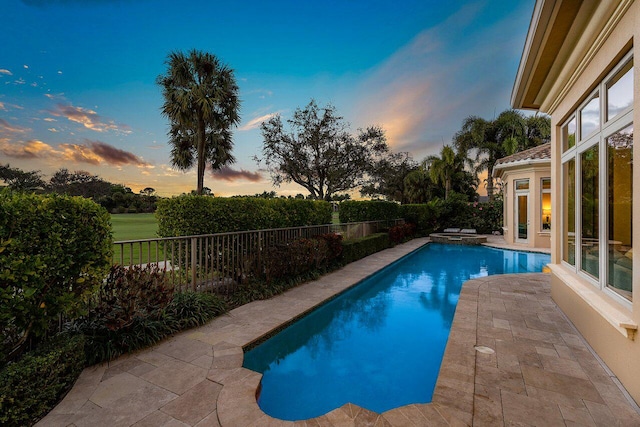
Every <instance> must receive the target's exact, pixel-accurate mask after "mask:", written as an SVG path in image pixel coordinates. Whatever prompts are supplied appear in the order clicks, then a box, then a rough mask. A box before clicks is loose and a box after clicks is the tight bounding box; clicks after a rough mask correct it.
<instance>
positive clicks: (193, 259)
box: [191, 237, 198, 291]
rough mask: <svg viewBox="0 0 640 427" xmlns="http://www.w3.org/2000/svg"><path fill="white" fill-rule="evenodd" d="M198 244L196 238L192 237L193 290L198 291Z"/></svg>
mask: <svg viewBox="0 0 640 427" xmlns="http://www.w3.org/2000/svg"><path fill="white" fill-rule="evenodd" d="M197 242H198V239H197V238H196V237H192V238H191V286H192V287H193V290H194V291H195V290H196V274H197V273H196V266H197V263H196V255H197V253H198V251H197V248H196V244H197Z"/></svg>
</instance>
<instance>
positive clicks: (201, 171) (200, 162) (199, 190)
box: [196, 114, 207, 196]
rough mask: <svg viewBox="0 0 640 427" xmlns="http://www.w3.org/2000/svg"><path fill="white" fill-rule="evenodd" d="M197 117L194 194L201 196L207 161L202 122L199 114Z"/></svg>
mask: <svg viewBox="0 0 640 427" xmlns="http://www.w3.org/2000/svg"><path fill="white" fill-rule="evenodd" d="M198 115H199V116H200V117H198V147H197V148H198V149H197V151H198V154H197V155H198V188H197V189H196V192H197V193H198V195H200V196H201V195H202V190H203V188H204V169H205V166H206V165H207V159H205V158H204V157H205V156H204V152H205V150H204V147H205V144H206V135H205V125H204V120H203V119H202V117H201V114H198Z"/></svg>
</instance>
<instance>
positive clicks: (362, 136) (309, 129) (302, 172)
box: [255, 100, 389, 199]
mask: <svg viewBox="0 0 640 427" xmlns="http://www.w3.org/2000/svg"><path fill="white" fill-rule="evenodd" d="M287 124H288V129H285V126H284V124H283V122H282V118H281V117H280V116H279V115H277V116H274V117H272V118H270V119H269V120H268V121H266V122H264V123H262V125H261V130H262V137H263V139H264V144H263V147H262V158H258V157H255V160H256V161H257V162H258V163H261V162H264V164H265V165H266V167H267V169H268V170H269V173H270V174H271V180H272V182H273V184H274V185H275V186H279V185H280V184H282V183H283V182H295V183H296V184H298V185H301V186H302V187H304V188H305V189H307V191H309V194H310V195H311V196H312V197H313V198H314V199H325V198H327V199H328V198H330V197H332V196H333V195H334V194H336V193H339V192H344V191H349V190H352V189H354V188H357V187H359V186H360V185H362V184H364V183H365V182H366V180H367V174H368V173H369V172H370V171H371V169H372V167H373V165H374V164H375V163H376V161H378V160H379V159H380V157H381V156H382V155H384V154H385V153H387V152H388V150H389V148H388V146H387V141H386V138H385V135H384V131H383V130H382V129H381V128H379V127H376V126H371V127H368V128H366V129H364V130H358V134H357V135H351V134H350V133H349V129H348V125H347V124H346V123H345V121H344V119H343V118H342V117H340V116H339V115H338V114H337V112H336V109H335V107H333V106H332V105H327V106H325V107H319V106H318V105H317V104H316V102H315V101H313V100H312V101H311V102H310V103H309V104H308V105H307V106H306V107H304V108H302V109H301V108H297V109H296V110H295V112H294V113H293V117H292V118H291V119H289V120H287Z"/></svg>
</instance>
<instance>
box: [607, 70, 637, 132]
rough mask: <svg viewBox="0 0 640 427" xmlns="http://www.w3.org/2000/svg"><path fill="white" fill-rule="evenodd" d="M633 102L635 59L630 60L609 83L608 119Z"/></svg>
mask: <svg viewBox="0 0 640 427" xmlns="http://www.w3.org/2000/svg"><path fill="white" fill-rule="evenodd" d="M632 103H633V61H629V62H627V63H626V64H625V65H624V66H623V67H622V68H621V69H620V71H618V72H617V73H616V74H615V75H614V76H613V78H612V79H611V80H610V81H609V82H608V83H607V119H608V120H611V119H613V118H614V117H615V116H616V115H618V113H621V112H623V111H624V110H626V109H627V108H629V107H631V104H632Z"/></svg>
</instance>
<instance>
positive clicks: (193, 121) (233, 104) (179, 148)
mask: <svg viewBox="0 0 640 427" xmlns="http://www.w3.org/2000/svg"><path fill="white" fill-rule="evenodd" d="M166 64H167V72H166V74H164V75H160V76H158V79H157V82H158V84H159V85H160V86H161V87H162V96H163V97H164V103H163V105H162V115H163V116H165V117H166V118H168V119H169V124H170V130H169V133H168V135H169V144H170V145H171V146H172V148H171V164H172V165H173V166H174V167H176V168H178V169H181V170H187V169H190V168H191V167H193V166H194V164H196V165H197V177H198V183H197V189H196V192H197V194H202V192H203V188H204V171H205V167H206V164H207V163H208V164H209V166H210V168H211V169H212V170H218V169H220V168H222V167H223V166H225V165H228V164H230V163H233V162H234V161H235V159H234V157H233V155H232V154H231V150H232V148H233V141H232V133H231V128H232V127H233V126H237V125H238V124H239V123H240V116H239V110H240V100H239V98H238V85H237V84H236V80H235V76H234V72H233V70H232V69H231V68H229V67H228V66H227V65H225V64H223V63H221V62H220V60H219V59H218V58H217V57H216V56H214V55H212V54H210V53H205V52H201V51H198V50H195V49H194V50H191V51H189V52H188V53H186V54H185V53H183V52H172V53H170V54H169V56H168V58H167V61H166Z"/></svg>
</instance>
